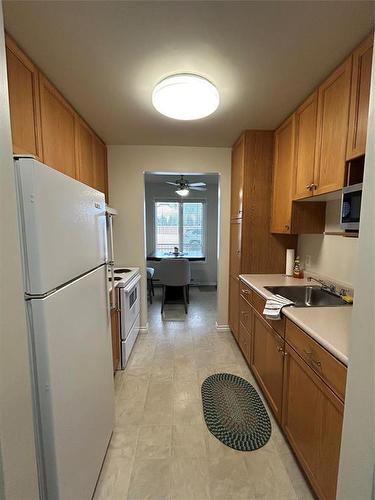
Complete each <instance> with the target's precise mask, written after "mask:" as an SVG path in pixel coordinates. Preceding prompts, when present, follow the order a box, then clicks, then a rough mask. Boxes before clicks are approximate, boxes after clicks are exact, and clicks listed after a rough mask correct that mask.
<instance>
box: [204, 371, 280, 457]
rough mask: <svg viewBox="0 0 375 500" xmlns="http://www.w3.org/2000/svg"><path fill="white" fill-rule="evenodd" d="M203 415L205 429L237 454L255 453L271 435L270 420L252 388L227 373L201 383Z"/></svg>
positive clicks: (218, 374)
mask: <svg viewBox="0 0 375 500" xmlns="http://www.w3.org/2000/svg"><path fill="white" fill-rule="evenodd" d="M202 403H203V414H204V419H205V421H206V424H207V427H208V430H209V431H210V432H211V433H212V434H213V435H214V436H215V437H216V438H217V439H219V440H220V441H221V442H222V443H224V444H226V445H227V446H229V447H231V448H234V449H235V450H240V451H252V450H257V449H258V448H261V447H262V446H264V445H265V444H266V443H267V441H268V440H269V438H270V436H271V421H270V418H269V416H268V413H267V410H266V408H265V407H264V404H263V402H262V400H261V398H260V396H259V394H258V393H257V391H256V390H255V389H254V387H253V386H252V385H251V384H249V382H247V380H244V379H243V378H241V377H237V376H236V375H231V374H230V373H216V374H215V375H210V376H209V377H207V378H206V380H205V381H204V382H203V384H202Z"/></svg>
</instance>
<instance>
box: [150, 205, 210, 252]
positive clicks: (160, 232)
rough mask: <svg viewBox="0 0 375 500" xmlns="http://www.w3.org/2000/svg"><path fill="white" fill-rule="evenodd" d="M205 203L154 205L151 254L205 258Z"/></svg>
mask: <svg viewBox="0 0 375 500" xmlns="http://www.w3.org/2000/svg"><path fill="white" fill-rule="evenodd" d="M205 214H206V211H205V202H203V201H155V250H156V251H157V252H163V253H164V252H165V253H168V252H173V249H174V247H178V249H179V251H180V252H184V253H187V254H193V255H205V225H206V224H205V217H206V215H205Z"/></svg>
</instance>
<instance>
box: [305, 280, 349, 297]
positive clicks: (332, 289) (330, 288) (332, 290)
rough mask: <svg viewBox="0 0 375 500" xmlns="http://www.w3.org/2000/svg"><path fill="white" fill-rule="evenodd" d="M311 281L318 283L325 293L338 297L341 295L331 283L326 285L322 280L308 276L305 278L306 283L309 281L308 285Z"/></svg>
mask: <svg viewBox="0 0 375 500" xmlns="http://www.w3.org/2000/svg"><path fill="white" fill-rule="evenodd" d="M312 280H314V281H316V282H317V283H319V284H320V285H321V286H322V290H326V291H327V292H330V293H333V294H334V295H338V296H339V297H340V296H341V295H342V294H341V293H339V292H338V291H337V289H336V287H335V285H333V284H332V283H327V282H325V281H323V280H319V279H317V278H313V277H312V276H309V277H308V278H307V281H309V282H310V283H311V281H312Z"/></svg>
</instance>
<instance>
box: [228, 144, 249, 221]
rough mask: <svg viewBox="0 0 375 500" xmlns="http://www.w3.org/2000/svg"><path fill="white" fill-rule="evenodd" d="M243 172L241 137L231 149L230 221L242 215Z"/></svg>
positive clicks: (243, 152) (243, 157)
mask: <svg viewBox="0 0 375 500" xmlns="http://www.w3.org/2000/svg"><path fill="white" fill-rule="evenodd" d="M244 170H245V136H244V135H241V137H240V138H239V140H238V141H237V142H236V144H235V145H234V146H233V149H232V177H231V201H230V216H231V219H240V218H241V217H242V215H243V180H244Z"/></svg>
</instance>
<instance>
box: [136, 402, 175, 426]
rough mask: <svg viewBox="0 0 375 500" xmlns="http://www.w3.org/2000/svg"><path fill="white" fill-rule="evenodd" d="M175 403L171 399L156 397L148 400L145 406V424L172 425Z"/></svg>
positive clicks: (142, 419) (143, 419) (143, 420)
mask: <svg viewBox="0 0 375 500" xmlns="http://www.w3.org/2000/svg"><path fill="white" fill-rule="evenodd" d="M172 417H173V405H172V400H171V399H155V400H153V401H148V402H147V403H146V405H145V407H144V413H143V418H141V420H140V422H142V423H143V425H170V424H172Z"/></svg>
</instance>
